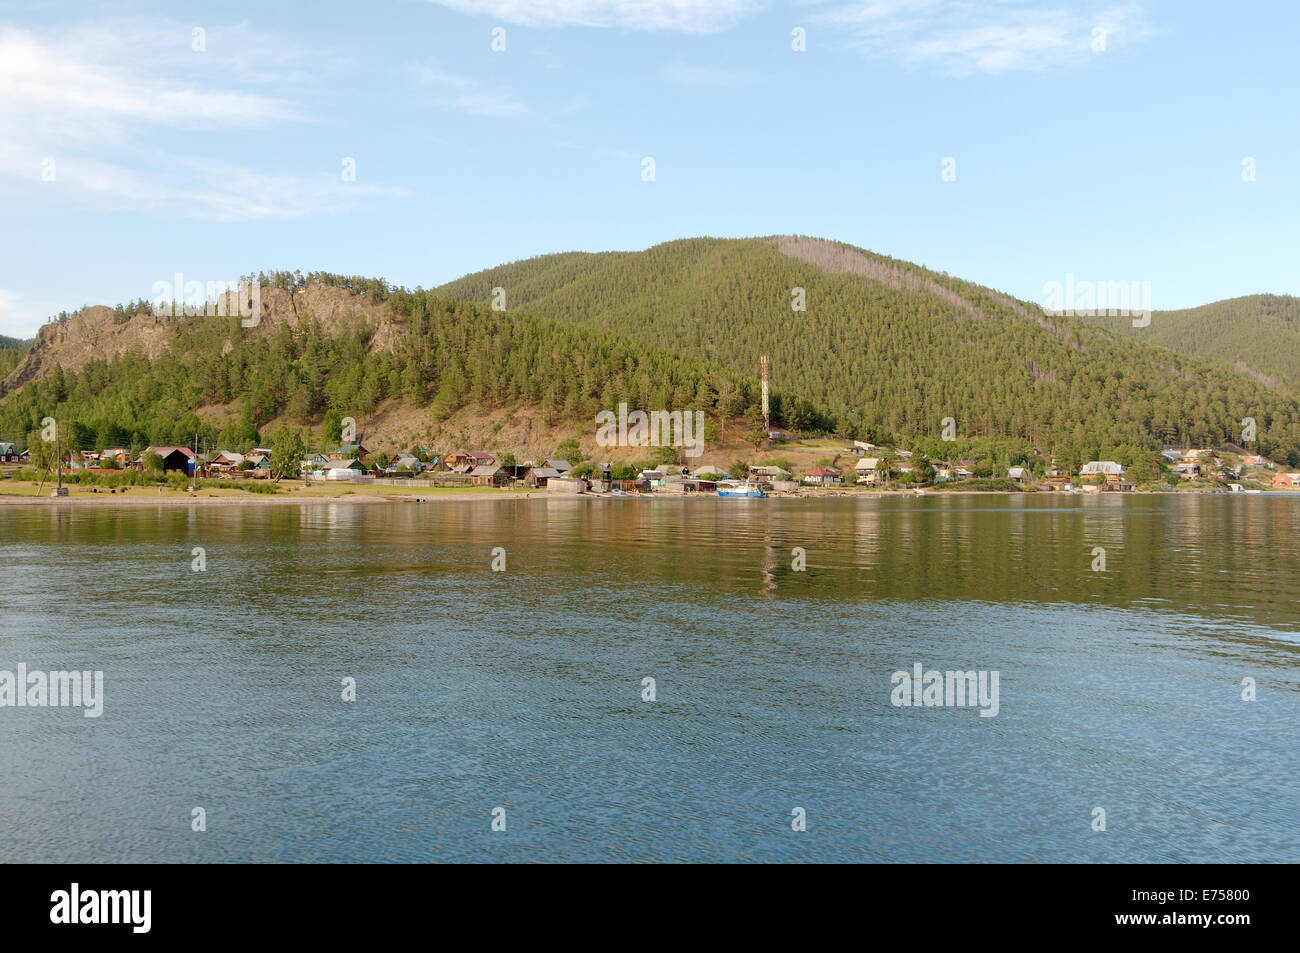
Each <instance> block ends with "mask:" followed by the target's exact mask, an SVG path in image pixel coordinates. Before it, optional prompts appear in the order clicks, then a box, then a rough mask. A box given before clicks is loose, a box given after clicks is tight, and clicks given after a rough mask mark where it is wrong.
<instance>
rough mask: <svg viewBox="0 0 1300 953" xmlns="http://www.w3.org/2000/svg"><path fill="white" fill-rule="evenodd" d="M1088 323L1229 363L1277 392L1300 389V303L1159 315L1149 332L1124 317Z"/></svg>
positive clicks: (1247, 301) (1251, 300)
mask: <svg viewBox="0 0 1300 953" xmlns="http://www.w3.org/2000/svg"><path fill="white" fill-rule="evenodd" d="M1088 320H1089V321H1090V322H1091V323H1093V324H1096V325H1098V326H1100V327H1106V328H1111V329H1112V330H1116V331H1122V332H1124V333H1125V334H1130V335H1132V336H1133V337H1134V338H1136V339H1138V340H1140V341H1145V342H1147V343H1149V344H1159V345H1160V346H1162V347H1167V348H1172V349H1173V350H1175V351H1179V352H1181V353H1183V354H1192V355H1195V356H1196V357H1203V358H1209V359H1214V360H1219V361H1224V362H1226V363H1227V364H1228V365H1229V366H1230V367H1232V368H1233V369H1234V370H1236V371H1238V372H1239V373H1243V374H1249V375H1252V376H1254V377H1255V378H1256V379H1257V380H1259V381H1261V382H1262V383H1264V384H1266V385H1269V386H1272V387H1288V388H1289V389H1291V390H1292V391H1295V390H1300V298H1295V297H1292V296H1290V295H1248V296H1246V297H1243V298H1229V299H1227V300H1226V301H1216V302H1214V303H1213V304H1207V305H1203V306H1202V307H1199V308H1188V309H1186V310H1183V311H1153V312H1152V313H1151V323H1150V324H1149V325H1148V326H1146V327H1143V328H1135V327H1133V323H1132V321H1131V320H1130V319H1127V318H1121V317H1098V318H1089V319H1088Z"/></svg>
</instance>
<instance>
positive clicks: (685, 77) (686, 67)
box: [659, 63, 754, 86]
mask: <svg viewBox="0 0 1300 953" xmlns="http://www.w3.org/2000/svg"><path fill="white" fill-rule="evenodd" d="M659 78H660V79H662V80H664V81H665V82H668V83H673V84H675V85H677V86H748V85H749V84H750V83H752V82H754V77H753V76H752V75H750V74H748V73H737V72H733V71H731V70H725V69H721V68H719V67H716V66H693V65H690V64H687V63H669V64H668V65H666V66H664V67H662V68H660V70H659Z"/></svg>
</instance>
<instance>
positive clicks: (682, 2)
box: [429, 0, 766, 33]
mask: <svg viewBox="0 0 1300 953" xmlns="http://www.w3.org/2000/svg"><path fill="white" fill-rule="evenodd" d="M429 2H430V3H436V4H438V5H439V6H443V7H447V8H449V9H452V10H456V11H457V12H459V13H468V14H474V15H477V16H486V17H491V18H493V19H495V20H500V21H504V22H506V23H517V24H520V25H522V26H531V27H557V26H586V27H619V28H622V29H627V30H663V31H672V32H679V33H716V32H718V31H719V30H725V29H728V28H729V27H732V26H734V25H735V24H736V23H738V22H740V20H742V19H743V18H745V17H746V16H748V15H749V14H751V13H753V12H754V11H756V10H759V9H761V8H762V7H764V6H766V0H429Z"/></svg>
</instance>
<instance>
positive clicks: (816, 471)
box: [803, 467, 844, 486]
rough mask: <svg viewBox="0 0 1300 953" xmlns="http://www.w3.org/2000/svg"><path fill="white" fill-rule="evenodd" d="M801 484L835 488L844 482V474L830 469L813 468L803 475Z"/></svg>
mask: <svg viewBox="0 0 1300 953" xmlns="http://www.w3.org/2000/svg"><path fill="white" fill-rule="evenodd" d="M803 482H804V483H809V484H812V485H814V486H835V485H837V484H840V483H843V482H844V474H842V473H840V471H839V470H835V469H832V468H831V467H813V468H812V469H811V470H809V471H808V472H807V473H805V474H804V475H803Z"/></svg>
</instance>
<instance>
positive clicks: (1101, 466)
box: [1079, 460, 1124, 484]
mask: <svg viewBox="0 0 1300 953" xmlns="http://www.w3.org/2000/svg"><path fill="white" fill-rule="evenodd" d="M1079 476H1081V477H1097V476H1100V477H1105V478H1106V483H1107V484H1117V483H1121V482H1123V480H1124V468H1123V467H1122V466H1120V465H1119V464H1118V463H1116V462H1115V461H1114V460H1089V461H1088V462H1087V463H1085V464H1084V465H1083V469H1082V470H1080V471H1079Z"/></svg>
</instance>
